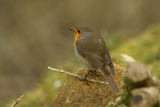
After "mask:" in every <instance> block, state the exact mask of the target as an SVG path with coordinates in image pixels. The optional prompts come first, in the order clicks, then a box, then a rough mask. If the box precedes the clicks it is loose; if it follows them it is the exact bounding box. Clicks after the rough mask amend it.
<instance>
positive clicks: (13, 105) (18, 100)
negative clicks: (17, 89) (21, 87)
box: [11, 95, 24, 107]
mask: <svg viewBox="0 0 160 107" xmlns="http://www.w3.org/2000/svg"><path fill="white" fill-rule="evenodd" d="M23 96H24V95H21V96H20V97H19V98H17V99H16V101H15V102H13V103H12V105H11V107H15V105H17V104H18V103H19V102H20V101H22V98H23Z"/></svg>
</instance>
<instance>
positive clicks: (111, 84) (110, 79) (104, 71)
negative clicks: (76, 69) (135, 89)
mask: <svg viewBox="0 0 160 107" xmlns="http://www.w3.org/2000/svg"><path fill="white" fill-rule="evenodd" d="M100 71H101V72H102V73H103V75H104V76H105V77H106V78H107V81H108V83H109V85H110V87H111V89H112V91H113V92H114V93H117V92H118V88H117V85H116V83H115V82H114V80H113V78H112V76H111V75H110V73H109V71H108V69H105V68H101V69H100Z"/></svg>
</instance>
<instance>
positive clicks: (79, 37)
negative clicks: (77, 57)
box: [73, 32, 82, 47]
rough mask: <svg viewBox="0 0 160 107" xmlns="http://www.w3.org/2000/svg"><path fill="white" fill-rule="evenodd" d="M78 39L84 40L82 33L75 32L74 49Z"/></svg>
mask: <svg viewBox="0 0 160 107" xmlns="http://www.w3.org/2000/svg"><path fill="white" fill-rule="evenodd" d="M77 39H82V37H81V34H80V33H78V32H75V37H74V43H73V47H74V45H75V42H76V40H77Z"/></svg>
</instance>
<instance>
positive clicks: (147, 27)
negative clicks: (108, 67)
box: [0, 0, 160, 107]
mask: <svg viewBox="0 0 160 107" xmlns="http://www.w3.org/2000/svg"><path fill="white" fill-rule="evenodd" d="M77 24H90V25H91V26H93V27H95V28H96V29H97V30H98V31H99V32H100V34H101V35H102V36H103V38H104V39H105V41H106V43H107V46H108V48H109V50H110V53H111V56H112V58H113V61H114V62H116V63H119V64H122V65H123V62H122V61H121V58H120V57H119V55H120V54H121V53H126V54H129V55H131V56H133V57H134V58H135V59H136V60H138V61H141V62H142V63H145V64H146V65H147V66H148V67H149V68H150V69H151V70H152V71H153V74H154V75H156V76H157V77H160V75H159V74H158V70H160V67H159V64H160V55H159V53H160V43H159V41H160V1H159V0H100V1H95V0H81V1H77V0H69V1H66V0H26V1H24V0H0V106H5V105H7V104H11V102H13V101H14V100H15V99H17V98H18V97H19V96H20V95H22V94H25V97H24V100H23V102H22V103H21V104H20V105H19V106H21V107H22V106H24V107H25V106H33V105H34V106H45V107H48V106H50V105H51V104H52V103H53V101H54V98H55V97H56V95H57V94H58V91H59V90H60V88H61V86H62V85H63V84H64V83H65V82H66V81H67V80H68V78H69V77H67V76H66V75H62V74H60V75H59V74H57V73H53V72H51V71H48V70H47V66H52V67H58V68H63V69H65V70H69V71H74V72H75V71H76V70H77V69H79V67H80V65H79V64H78V63H77V61H76V59H75V57H74V54H73V50H72V49H73V45H72V44H73V37H74V36H73V33H72V32H70V31H68V28H69V27H73V26H75V25H77Z"/></svg>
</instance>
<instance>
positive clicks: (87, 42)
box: [76, 36, 114, 74]
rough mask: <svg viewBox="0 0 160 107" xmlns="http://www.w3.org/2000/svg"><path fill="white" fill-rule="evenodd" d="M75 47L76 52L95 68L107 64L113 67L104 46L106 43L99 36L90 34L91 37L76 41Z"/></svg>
mask: <svg viewBox="0 0 160 107" xmlns="http://www.w3.org/2000/svg"><path fill="white" fill-rule="evenodd" d="M76 49H77V51H78V53H79V54H80V55H81V56H83V57H85V58H86V59H87V61H88V62H89V63H90V64H92V65H93V66H94V67H96V68H97V69H100V68H103V67H105V66H106V64H107V65H109V66H110V67H112V68H113V70H111V71H112V73H113V74H114V67H113V64H112V62H111V58H110V55H109V53H108V50H107V48H106V44H105V42H104V40H103V39H102V37H101V36H92V38H90V37H88V38H84V39H83V40H77V41H76Z"/></svg>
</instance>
